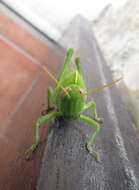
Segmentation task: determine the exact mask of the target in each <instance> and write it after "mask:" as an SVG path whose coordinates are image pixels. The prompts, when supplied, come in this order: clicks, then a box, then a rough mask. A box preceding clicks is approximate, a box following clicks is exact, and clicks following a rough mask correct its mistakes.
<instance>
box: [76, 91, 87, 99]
mask: <svg viewBox="0 0 139 190" xmlns="http://www.w3.org/2000/svg"><path fill="white" fill-rule="evenodd" d="M78 91H79V92H80V94H82V95H84V93H85V92H86V91H85V90H84V89H83V88H78ZM83 99H84V101H86V99H87V96H83Z"/></svg>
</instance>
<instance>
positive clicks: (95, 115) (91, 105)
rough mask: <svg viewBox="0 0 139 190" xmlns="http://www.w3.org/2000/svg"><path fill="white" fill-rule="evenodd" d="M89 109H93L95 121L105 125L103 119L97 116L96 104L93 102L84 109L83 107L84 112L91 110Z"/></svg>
mask: <svg viewBox="0 0 139 190" xmlns="http://www.w3.org/2000/svg"><path fill="white" fill-rule="evenodd" d="M89 108H91V109H92V117H93V120H95V121H97V122H99V123H103V118H101V117H98V116H97V109H96V103H95V102H94V101H91V102H89V103H87V104H85V105H84V107H83V111H84V110H86V109H89Z"/></svg>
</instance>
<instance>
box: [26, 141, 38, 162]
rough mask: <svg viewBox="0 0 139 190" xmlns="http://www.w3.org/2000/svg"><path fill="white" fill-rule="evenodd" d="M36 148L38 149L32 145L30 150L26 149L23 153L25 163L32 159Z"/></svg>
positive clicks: (36, 145) (35, 145)
mask: <svg viewBox="0 0 139 190" xmlns="http://www.w3.org/2000/svg"><path fill="white" fill-rule="evenodd" d="M37 147H38V144H33V145H32V146H31V147H30V148H28V149H27V150H26V151H25V159H26V160H27V161H28V160H31V159H32V157H33V153H34V152H35V151H36V149H37Z"/></svg>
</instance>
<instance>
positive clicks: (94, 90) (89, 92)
mask: <svg viewBox="0 0 139 190" xmlns="http://www.w3.org/2000/svg"><path fill="white" fill-rule="evenodd" d="M122 79H123V77H120V78H118V79H116V80H113V81H111V82H109V83H108V84H105V85H103V86H101V87H99V88H95V89H93V90H90V91H87V92H85V93H84V95H88V94H91V93H94V92H97V91H99V90H101V89H103V88H106V87H108V86H111V85H112V84H114V83H116V82H119V81H120V80H122Z"/></svg>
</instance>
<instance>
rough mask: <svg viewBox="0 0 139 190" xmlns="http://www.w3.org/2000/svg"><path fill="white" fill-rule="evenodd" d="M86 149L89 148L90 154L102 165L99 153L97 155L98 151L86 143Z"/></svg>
mask: <svg viewBox="0 0 139 190" xmlns="http://www.w3.org/2000/svg"><path fill="white" fill-rule="evenodd" d="M86 148H87V150H88V152H89V153H90V154H92V155H93V156H94V157H95V158H96V161H97V162H99V163H100V162H101V158H100V155H99V153H97V152H96V151H94V150H93V148H92V146H91V144H89V143H86Z"/></svg>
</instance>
